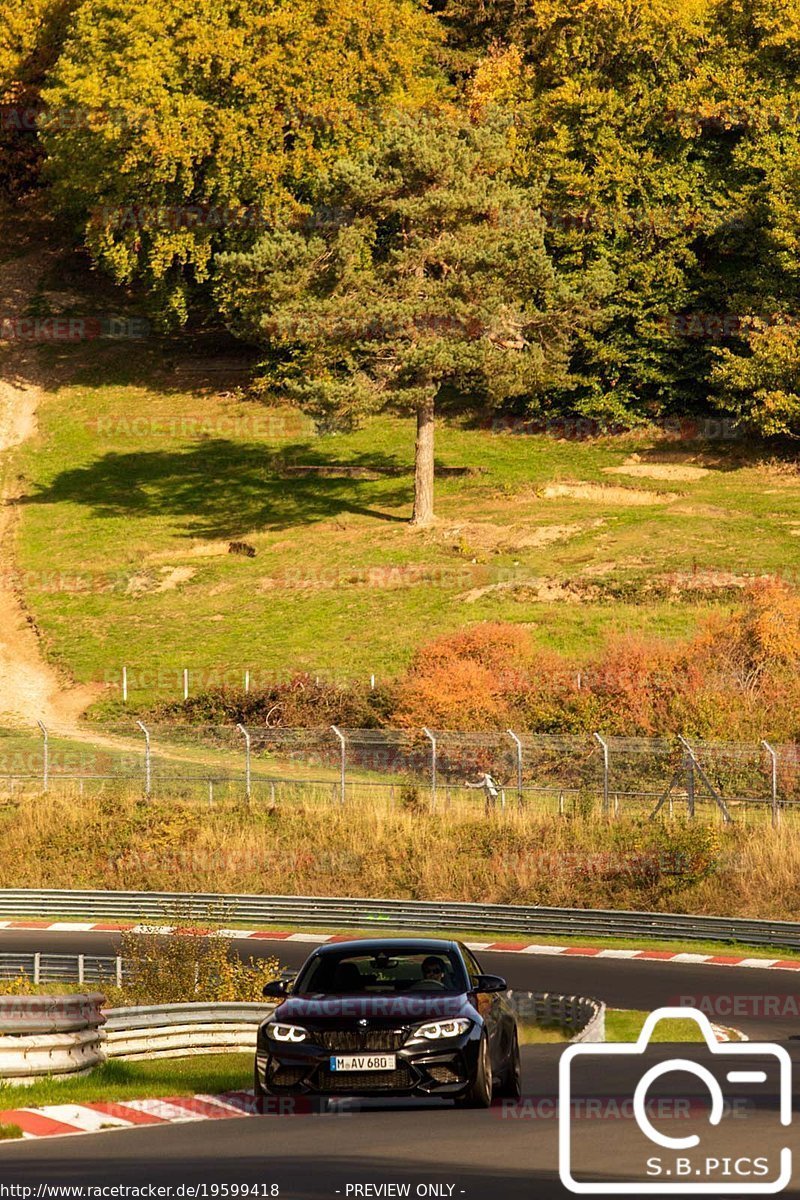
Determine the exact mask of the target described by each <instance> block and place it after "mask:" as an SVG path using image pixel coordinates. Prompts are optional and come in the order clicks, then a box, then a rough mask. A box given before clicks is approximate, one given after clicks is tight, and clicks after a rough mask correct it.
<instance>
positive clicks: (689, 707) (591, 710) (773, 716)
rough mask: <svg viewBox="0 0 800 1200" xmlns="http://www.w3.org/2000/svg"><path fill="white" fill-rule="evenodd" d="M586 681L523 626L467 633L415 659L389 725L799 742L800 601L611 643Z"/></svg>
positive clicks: (787, 595)
mask: <svg viewBox="0 0 800 1200" xmlns="http://www.w3.org/2000/svg"><path fill="white" fill-rule="evenodd" d="M578 675H579V669H578V667H577V666H576V665H575V664H574V663H571V662H569V661H568V660H566V659H565V658H563V657H562V656H561V655H559V654H556V653H555V652H553V651H548V650H539V649H535V648H534V647H533V645H532V642H531V638H530V635H529V633H528V631H527V630H525V629H523V628H521V627H519V626H516V625H511V624H504V623H501V622H487V623H485V624H481V625H475V626H471V627H468V628H466V629H461V630H459V631H458V632H457V633H455V634H449V635H445V636H443V637H439V638H436V639H435V640H434V641H432V642H430V643H429V644H428V645H426V646H423V647H422V648H421V649H420V650H419V651H418V652H417V654H416V655H415V657H414V659H413V661H412V663H411V666H410V668H409V670H408V672H407V673H406V675H405V677H404V678H403V679H402V680H401V681H400V683H399V685H398V688H397V693H396V700H395V705H394V708H393V710H392V711H391V712H390V713H389V715H388V719H387V724H389V725H392V724H394V725H401V726H403V727H411V728H420V726H422V725H432V726H436V727H438V728H440V729H479V730H488V729H505V728H508V727H512V728H515V729H521V730H528V731H531V732H539V733H591V732H593V731H594V730H599V729H602V730H605V731H606V732H608V733H611V734H619V735H626V734H628V735H636V736H642V737H653V736H659V735H674V734H677V733H683V734H686V735H688V736H693V737H698V738H709V739H715V738H717V739H721V740H726V739H740V740H748V741H752V740H758V739H759V738H762V737H769V738H773V739H775V740H779V741H794V740H800V595H798V594H797V593H796V592H794V591H793V590H792V589H791V588H789V587H787V586H786V585H785V584H783V583H781V582H779V581H769V582H766V583H759V584H756V585H754V586H753V587H752V588H751V589H750V590H748V592H746V593H745V595H744V597H743V602H742V605H741V607H740V608H739V610H738V611H736V612H735V613H733V614H732V615H728V616H721V615H716V614H715V615H712V616H711V617H710V618H709V619H708V621H707V622H706V624H705V625H704V627H703V628H702V629H701V630H700V632H699V633H698V634H697V635H696V636H695V637H694V638H692V639H690V640H688V641H684V642H664V641H659V640H656V639H649V640H648V639H644V638H632V637H618V638H614V639H611V640H610V641H609V642H608V644H607V645H606V647H605V649H604V651H603V653H602V654H601V655H599V656H598V658H597V659H596V660H595V661H594V662H592V663H590V664H588V666H586V667H584V668H583V669H582V670H580V683H579V679H578Z"/></svg>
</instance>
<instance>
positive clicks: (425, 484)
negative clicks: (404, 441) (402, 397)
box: [411, 395, 434, 526]
mask: <svg viewBox="0 0 800 1200" xmlns="http://www.w3.org/2000/svg"><path fill="white" fill-rule="evenodd" d="M433 431H434V397H433V396H432V395H431V396H430V397H428V398H426V399H425V400H423V401H422V403H421V404H420V406H419V408H418V409H417V445H416V449H415V455H414V511H413V513H412V515H411V524H412V525H419V526H425V525H430V524H431V523H432V521H433Z"/></svg>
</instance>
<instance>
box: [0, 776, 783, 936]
mask: <svg viewBox="0 0 800 1200" xmlns="http://www.w3.org/2000/svg"><path fill="white" fill-rule="evenodd" d="M443 846H446V847H447V854H446V855H443V854H442V847H443ZM687 847H690V848H691V850H692V852H691V855H689V854H688V851H687ZM798 864H800V830H798V829H797V827H796V826H795V825H791V826H790V825H788V824H787V825H786V826H785V827H784V828H783V829H781V830H778V831H773V830H771V829H769V828H765V827H763V826H762V827H754V828H752V829H748V828H743V827H730V826H729V827H726V828H720V827H716V826H708V825H706V824H704V823H701V822H700V821H699V820H698V821H697V822H696V823H695V824H694V825H692V826H688V825H686V824H683V823H680V822H677V821H676V822H674V823H673V824H672V825H670V826H669V827H667V828H662V827H661V826H658V825H649V824H645V823H642V822H641V821H636V820H623V819H620V820H618V821H616V822H613V823H609V822H608V821H605V820H600V819H594V820H593V819H589V818H586V819H583V820H580V821H565V820H564V819H563V818H558V817H557V816H552V815H544V814H541V813H534V812H530V811H526V810H522V811H519V812H517V813H511V812H507V813H506V814H505V815H504V816H503V815H500V814H495V815H492V816H490V817H486V816H485V815H484V813H483V811H482V810H479V811H477V812H475V813H474V814H473V815H472V816H469V815H466V814H463V813H458V814H456V815H455V816H453V815H451V814H448V813H436V814H420V813H416V812H407V811H405V810H404V809H402V808H399V807H398V808H396V809H394V810H388V809H383V810H381V809H379V808H377V807H376V808H370V807H363V808H362V807H359V806H356V805H348V804H346V805H344V806H341V805H338V804H336V805H330V804H328V805H325V806H322V805H320V806H318V807H312V806H308V805H305V804H303V803H302V802H300V801H299V800H298V801H296V802H294V803H279V804H277V805H264V804H255V803H254V804H252V805H250V806H249V807H248V806H246V805H244V804H243V803H241V801H240V802H239V803H238V804H235V805H221V804H220V805H217V804H215V805H213V806H212V805H205V806H203V807H199V806H198V805H197V804H196V803H189V802H183V803H176V802H175V800H174V799H173V800H152V801H151V802H149V803H143V802H142V800H141V797H140V796H135V795H132V794H129V793H125V792H124V791H118V792H110V793H108V794H106V795H100V796H94V795H92V796H89V795H85V796H83V797H81V796H79V795H78V794H77V793H73V794H57V793H55V792H53V793H49V794H47V795H37V796H31V797H28V796H25V797H17V798H15V799H14V800H12V801H6V803H4V804H2V805H0V886H3V887H14V888H19V887H29V888H41V887H47V888H70V887H72V888H80V889H84V888H99V889H116V890H120V889H121V890H134V891H136V890H144V891H153V890H154V891H174V892H212V893H218V892H222V893H239V892H242V893H244V892H250V893H255V894H260V893H263V892H264V890H265V884H264V881H265V880H268V881H269V889H268V890H269V891H270V892H271V893H274V894H279V895H301V896H372V897H376V898H380V897H387V898H393V899H401V898H404V897H405V898H409V899H419V900H440V901H447V900H451V901H467V902H472V903H475V902H483V903H500V904H541V905H545V906H555V907H579V908H582V907H587V908H619V909H633V910H659V911H668V912H695V913H708V914H717V915H721V916H742V917H744V916H747V917H762V918H777V919H783V920H795V919H796V917H797V911H798V903H799V902H800V883H798V881H799V880H800V867H799V866H798ZM216 919H217V920H220V921H222V922H223V923H224V924H227V923H228V922H229V920H230V919H231V918H230V914H222V913H221V914H218V915H217V918H216ZM530 940H536V939H535V938H534V937H531V939H530Z"/></svg>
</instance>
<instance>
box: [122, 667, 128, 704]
mask: <svg viewBox="0 0 800 1200" xmlns="http://www.w3.org/2000/svg"><path fill="white" fill-rule="evenodd" d="M122 703H123V704H127V703H128V668H127V667H123V668H122Z"/></svg>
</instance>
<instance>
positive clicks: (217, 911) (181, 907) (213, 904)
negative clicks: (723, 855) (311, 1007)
mask: <svg viewBox="0 0 800 1200" xmlns="http://www.w3.org/2000/svg"><path fill="white" fill-rule="evenodd" d="M24 916H31V917H33V916H35V917H38V918H43V917H52V918H53V919H55V918H57V917H64V918H66V917H71V918H76V917H79V918H81V919H82V920H84V921H98V920H101V919H103V918H116V919H121V920H129V921H132V922H137V921H141V920H143V919H150V920H152V919H156V920H157V921H158V922H160V923H163V924H169V923H170V918H171V919H172V921H173V923H175V924H184V923H185V922H186V921H187V919H196V920H198V921H200V922H209V921H213V922H216V921H219V922H223V923H225V922H228V923H230V922H234V921H247V922H258V923H261V924H265V925H300V926H304V927H306V928H314V927H317V928H319V927H323V928H326V927H327V928H338V929H344V928H356V929H371V928H376V929H381V928H383V929H419V930H424V929H437V930H460V931H467V930H473V931H490V932H492V933H501V932H502V933H509V934H525V935H531V934H533V935H536V934H539V935H543V936H547V937H566V936H571V937H574V936H576V935H577V936H581V937H626V938H636V937H638V938H666V939H672V940H681V941H683V940H688V941H716V942H741V943H745V944H749V945H754V946H783V947H787V948H790V949H800V924H797V923H794V922H791V921H759V920H748V919H743V918H738V917H706V916H691V915H688V914H681V913H653V912H624V911H616V910H614V909H575V908H540V907H538V906H535V905H533V906H528V907H525V906H517V905H512V904H465V903H461V902H455V901H453V902H450V901H432V900H373V899H355V898H349V897H347V898H346V897H342V898H326V897H313V896H256V895H225V894H221V893H191V894H182V893H180V892H116V891H113V892H111V891H109V892H104V891H82V892H76V891H57V890H22V889H2V890H0V918H2V917H24Z"/></svg>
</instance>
